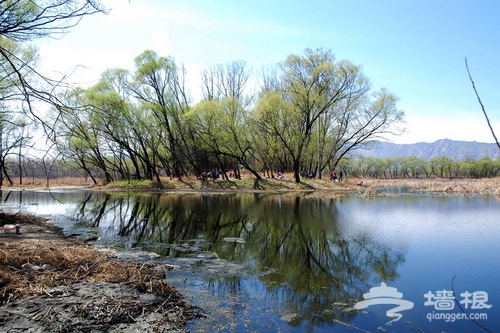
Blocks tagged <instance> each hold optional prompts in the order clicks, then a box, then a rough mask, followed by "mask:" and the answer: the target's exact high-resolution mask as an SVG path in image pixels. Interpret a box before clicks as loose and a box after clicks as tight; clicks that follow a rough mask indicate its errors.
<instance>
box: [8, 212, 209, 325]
mask: <svg viewBox="0 0 500 333" xmlns="http://www.w3.org/2000/svg"><path fill="white" fill-rule="evenodd" d="M4 225H18V226H19V227H20V228H19V230H20V234H17V233H16V232H15V229H13V230H7V231H4V230H0V256H1V257H0V261H1V265H0V291H1V293H0V304H1V307H0V331H2V332H102V331H106V332H139V331H141V332H164V331H183V330H184V327H185V325H186V323H187V322H188V321H189V320H191V319H193V318H197V317H200V316H204V313H203V311H202V310H201V309H199V308H197V307H194V306H192V305H190V304H188V303H187V302H185V301H184V299H183V298H182V296H181V295H180V294H179V292H178V291H177V290H176V289H175V288H173V287H172V286H171V285H170V284H169V283H168V282H167V281H166V280H165V272H166V271H167V270H168V269H169V267H168V265H150V264H147V263H137V262H124V261H118V260H115V259H113V258H112V256H111V255H110V254H109V253H107V252H104V251H99V250H97V249H95V248H94V247H93V246H92V245H91V244H89V243H87V242H84V241H79V240H74V239H69V238H67V237H65V236H64V235H63V233H62V232H61V230H60V229H59V228H57V227H55V226H52V225H49V224H47V223H45V221H44V220H43V219H40V218H36V217H33V216H30V215H23V214H3V213H1V214H0V226H4ZM6 229H8V228H6Z"/></svg>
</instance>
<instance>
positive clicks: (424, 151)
mask: <svg viewBox="0 0 500 333" xmlns="http://www.w3.org/2000/svg"><path fill="white" fill-rule="evenodd" d="M356 155H358V156H362V155H364V156H371V157H377V158H386V157H398V156H399V157H407V156H416V157H419V158H423V159H426V160H428V159H431V158H433V157H439V156H446V157H449V158H451V159H453V160H458V161H461V160H463V159H464V158H467V157H469V158H472V159H474V160H478V159H481V158H483V157H490V158H491V159H498V158H500V149H499V148H498V146H497V145H496V144H494V143H484V142H476V141H472V142H470V141H454V140H449V139H442V140H438V141H436V142H432V143H428V142H419V143H412V144H395V143H390V142H383V141H374V142H373V146H372V148H371V149H368V150H367V149H363V150H359V151H357V153H356Z"/></svg>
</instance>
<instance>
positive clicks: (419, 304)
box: [337, 197, 500, 332]
mask: <svg viewBox="0 0 500 333" xmlns="http://www.w3.org/2000/svg"><path fill="white" fill-rule="evenodd" d="M356 203H357V204H356ZM337 210H338V212H339V214H340V216H341V223H342V227H343V228H344V230H345V232H346V233H348V234H356V233H359V232H361V233H367V234H370V235H371V237H374V239H377V240H379V241H382V242H384V243H385V244H392V245H393V246H397V247H399V246H404V247H406V248H407V249H408V252H407V255H406V258H405V263H403V264H402V265H401V266H400V267H399V268H398V273H399V275H400V277H399V278H398V279H397V280H395V281H394V282H392V284H391V285H392V286H394V287H397V288H398V290H399V291H401V292H403V294H404V299H407V300H411V301H413V302H414V303H415V308H414V309H412V310H411V311H407V313H405V312H402V314H403V319H404V320H411V321H413V322H414V323H415V322H416V319H415V316H419V317H420V318H422V316H424V317H425V315H426V314H427V313H432V311H434V312H435V313H436V312H438V313H439V312H441V311H442V310H441V311H438V310H436V309H435V308H434V307H433V306H424V302H425V301H426V299H425V298H424V297H423V295H424V294H425V293H427V292H428V291H431V292H433V293H435V292H436V291H438V290H451V284H452V279H453V277H454V276H455V280H454V289H455V291H456V293H457V297H458V299H459V300H461V299H462V298H461V297H460V296H459V294H460V293H463V292H465V291H469V292H471V293H472V292H474V291H486V292H487V293H488V296H489V302H488V303H489V304H491V305H493V307H492V309H493V311H492V310H488V311H485V310H481V309H476V310H475V311H476V312H484V311H485V312H487V313H489V317H488V318H489V319H488V320H486V321H482V323H483V324H484V325H485V326H486V327H489V328H490V329H493V328H494V327H497V325H498V324H499V322H498V319H495V318H497V316H496V314H498V311H497V310H498V307H499V306H500V288H499V286H498V283H497V281H498V279H499V278H500V265H499V264H500V261H499V260H498V256H499V253H500V242H499V241H498V240H499V239H500V227H499V225H498V224H499V223H500V219H499V216H500V205H499V202H498V201H497V200H495V199H485V198H463V197H451V198H431V197H410V198H371V199H369V200H365V199H357V198H353V199H350V200H344V201H343V202H342V203H340V204H339V205H338V206H337ZM495 306H496V307H497V310H494V309H495ZM370 310H372V309H370ZM386 310H387V308H385V307H383V306H379V307H374V308H373V311H375V313H377V315H378V316H380V317H381V320H382V319H383V317H384V311H386ZM469 311H471V309H469ZM472 311H474V310H472ZM453 312H456V313H459V312H461V310H460V309H459V308H458V307H457V306H455V307H454V309H453V310H450V311H449V313H453ZM405 316H406V317H405ZM494 319H495V320H494ZM357 320H361V317H358V318H357ZM404 320H403V321H404ZM461 325H463V326H461ZM418 327H419V328H420V329H422V330H423V331H432V332H434V331H440V330H443V331H449V332H454V331H474V332H479V331H482V330H481V329H480V328H479V327H478V326H476V325H473V324H471V323H470V322H463V321H456V322H454V323H446V322H445V321H443V320H433V321H432V322H429V321H428V320H423V321H421V323H420V324H419V325H418ZM396 331H397V329H396Z"/></svg>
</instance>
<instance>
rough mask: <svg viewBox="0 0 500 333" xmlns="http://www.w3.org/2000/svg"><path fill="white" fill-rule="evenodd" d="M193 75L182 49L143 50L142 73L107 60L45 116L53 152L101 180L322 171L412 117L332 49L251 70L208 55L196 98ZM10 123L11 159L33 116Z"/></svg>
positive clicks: (137, 68) (63, 94)
mask: <svg viewBox="0 0 500 333" xmlns="http://www.w3.org/2000/svg"><path fill="white" fill-rule="evenodd" d="M185 79H186V71H185V69H184V68H183V66H178V65H177V64H176V63H175V61H174V59H173V58H171V57H160V56H158V55H157V54H156V53H155V52H154V51H145V52H143V53H142V54H141V55H139V56H138V57H136V58H135V71H133V72H131V71H128V70H125V69H109V70H106V71H105V72H104V73H102V75H101V79H100V81H99V82H98V83H97V84H95V85H94V86H92V87H90V88H74V89H67V90H64V91H62V92H59V94H58V100H60V101H62V103H61V104H60V105H57V107H53V108H52V109H51V110H50V112H49V113H48V114H47V116H46V118H45V119H44V122H43V123H44V125H45V128H46V129H48V130H46V131H45V132H46V133H47V140H48V142H49V143H50V149H49V150H47V152H49V153H50V155H48V153H47V152H46V153H45V158H46V159H49V160H50V158H49V156H53V157H55V156H57V159H58V160H62V161H67V162H68V163H71V166H72V167H73V168H75V167H76V168H78V169H80V170H82V171H83V172H84V173H85V175H86V176H88V177H90V178H92V179H93V180H94V181H95V182H97V175H103V179H104V180H105V182H112V181H115V180H123V179H150V180H157V181H158V183H160V177H161V176H167V177H175V178H178V179H182V177H185V176H188V175H199V174H202V173H203V172H207V171H211V170H218V171H220V176H221V177H222V178H223V179H228V176H229V173H228V172H227V170H232V171H233V172H234V173H235V175H236V177H239V170H240V168H244V169H246V170H248V172H250V173H251V174H253V175H254V176H255V177H256V178H261V177H262V176H264V175H269V176H271V177H272V176H274V175H276V174H277V172H293V173H294V178H295V180H296V181H297V182H300V174H301V173H302V172H307V173H308V174H313V175H317V177H321V175H323V174H325V173H329V172H330V171H332V170H335V169H336V168H337V166H338V164H339V163H340V161H341V160H342V159H343V158H345V157H346V156H348V155H349V153H351V152H353V151H355V150H356V149H357V148H360V147H362V146H363V145H364V144H366V143H368V142H369V141H370V140H372V139H375V138H380V137H381V136H384V135H387V134H389V133H397V132H398V131H399V130H400V128H399V127H398V125H400V124H401V123H402V121H403V116H404V112H403V111H401V110H399V109H398V108H397V98H396V97H395V96H394V95H393V94H392V93H390V92H389V91H388V90H386V89H381V90H379V91H376V92H372V91H371V89H370V88H371V86H370V82H369V80H368V79H367V78H366V76H365V75H364V74H363V72H362V69H361V67H359V66H355V65H353V64H352V63H350V62H348V61H345V60H343V61H336V59H335V57H334V55H333V54H332V52H331V51H330V50H323V49H317V50H311V49H306V50H305V52H304V55H289V56H288V57H286V59H285V60H284V61H283V62H282V63H280V64H278V65H276V66H275V67H273V68H272V69H269V70H264V69H263V70H262V72H261V73H260V74H259V75H254V76H252V75H251V71H250V70H248V69H247V68H246V64H245V62H243V61H235V62H232V63H229V64H225V65H224V64H217V65H214V66H210V67H209V68H208V69H206V70H204V71H203V73H202V75H201V92H202V98H201V100H200V101H199V102H197V103H192V101H191V98H190V97H189V96H190V92H189V91H188V90H187V88H186V80H185ZM251 82H253V83H254V84H253V85H251ZM12 130H13V131H15V130H17V135H10V140H11V142H10V143H8V142H4V147H9V148H10V149H5V148H4V156H3V157H4V158H3V161H5V158H6V157H7V156H8V154H9V153H10V154H16V153H17V154H19V155H21V153H20V152H21V151H22V150H23V149H22V147H18V146H19V145H20V144H21V143H23V144H24V145H27V144H28V142H29V141H30V140H29V139H30V138H29V137H27V136H25V135H23V133H25V131H26V129H25V127H19V126H18V127H17V128H13V129H12ZM11 134H13V133H11ZM14 138H16V140H14ZM25 151H26V150H25ZM4 172H7V170H6V169H4Z"/></svg>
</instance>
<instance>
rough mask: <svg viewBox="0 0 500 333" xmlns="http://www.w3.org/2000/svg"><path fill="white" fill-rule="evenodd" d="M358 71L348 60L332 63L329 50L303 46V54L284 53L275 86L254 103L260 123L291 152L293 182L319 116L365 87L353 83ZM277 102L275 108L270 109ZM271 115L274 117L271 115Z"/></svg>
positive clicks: (332, 57) (360, 91) (323, 115)
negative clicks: (283, 59)
mask: <svg viewBox="0 0 500 333" xmlns="http://www.w3.org/2000/svg"><path fill="white" fill-rule="evenodd" d="M358 72H359V68H358V67H356V66H352V65H351V64H349V63H347V62H339V63H335V57H334V56H333V54H332V53H331V51H324V50H322V49H318V50H314V51H313V50H311V49H306V50H305V55H304V56H299V55H290V56H288V57H287V59H286V60H285V61H284V62H283V63H282V64H281V65H280V73H278V76H279V80H277V81H278V82H280V83H279V85H278V86H277V89H269V90H268V91H267V92H266V93H265V94H263V95H262V96H261V99H260V101H259V102H258V107H257V110H258V114H259V121H258V122H259V123H260V127H263V128H266V129H267V131H268V132H270V133H273V134H274V135H276V137H278V138H279V139H280V143H281V144H282V146H283V148H284V149H286V150H287V152H288V154H290V155H291V159H292V161H293V172H294V177H295V181H296V182H300V173H301V168H303V159H304V155H305V152H306V151H307V148H308V147H309V145H310V143H311V140H312V139H313V135H314V133H315V130H316V126H317V124H318V123H319V121H320V119H321V118H322V117H325V115H327V114H328V113H330V112H333V109H334V107H335V106H336V105H337V104H339V103H341V102H342V101H344V100H346V99H348V98H349V97H350V96H353V95H355V94H362V93H363V92H364V91H365V87H364V86H360V87H358V86H357V85H356V83H357V81H356V80H357V78H358ZM276 98H279V99H281V100H282V101H277V100H276ZM268 99H270V101H268ZM276 103H277V104H279V105H280V106H279V108H278V110H271V109H269V107H270V105H272V104H276ZM271 108H272V106H271ZM276 112H277V113H276ZM271 115H272V116H273V117H275V118H274V119H270V116H271ZM316 170H317V169H316Z"/></svg>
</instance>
